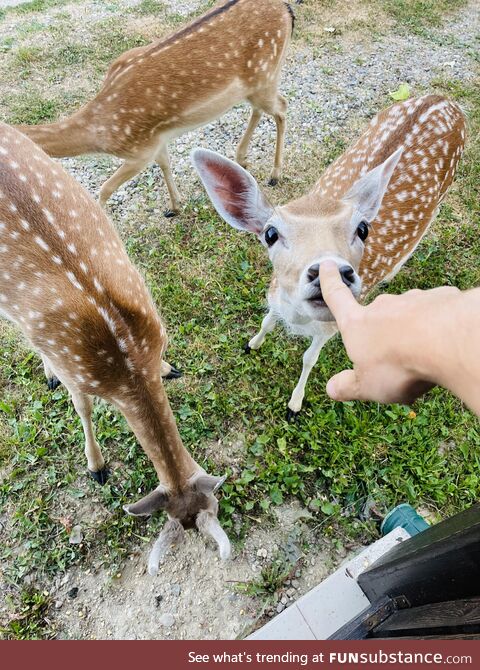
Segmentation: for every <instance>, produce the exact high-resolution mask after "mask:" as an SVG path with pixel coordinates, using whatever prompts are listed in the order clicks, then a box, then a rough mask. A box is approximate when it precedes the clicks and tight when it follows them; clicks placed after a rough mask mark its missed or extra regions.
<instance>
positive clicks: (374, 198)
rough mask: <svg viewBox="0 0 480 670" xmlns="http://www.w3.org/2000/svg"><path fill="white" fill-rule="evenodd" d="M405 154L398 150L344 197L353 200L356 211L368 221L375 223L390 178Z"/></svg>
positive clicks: (361, 179)
mask: <svg viewBox="0 0 480 670" xmlns="http://www.w3.org/2000/svg"><path fill="white" fill-rule="evenodd" d="M402 152H403V147H400V148H399V149H397V150H396V151H395V152H394V153H393V154H392V155H391V156H389V157H388V158H387V160H385V161H384V162H383V163H380V165H377V167H376V168H373V170H370V172H367V174H365V175H363V177H361V178H360V179H359V180H358V181H356V182H355V184H354V185H353V186H352V187H351V189H350V190H349V191H348V193H347V194H346V195H345V196H344V198H343V199H344V200H353V201H354V203H355V206H356V209H357V210H358V211H359V212H360V214H361V216H362V217H363V218H365V219H366V220H367V221H373V219H374V218H375V217H376V216H377V214H378V210H379V209H380V206H381V204H382V200H383V196H384V195H385V191H386V190H387V186H388V184H389V182H390V178H391V176H392V174H393V171H394V170H395V168H396V166H397V163H398V161H399V160H400V157H401V155H402Z"/></svg>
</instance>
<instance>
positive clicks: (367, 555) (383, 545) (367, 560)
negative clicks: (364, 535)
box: [346, 528, 410, 579]
mask: <svg viewBox="0 0 480 670" xmlns="http://www.w3.org/2000/svg"><path fill="white" fill-rule="evenodd" d="M409 538H410V534H409V533H407V531H406V530H404V529H403V528H395V530H392V531H391V532H390V533H389V534H388V535H385V537H381V538H380V539H379V540H377V541H376V542H374V543H373V544H371V545H370V546H368V547H367V548H366V549H364V550H363V551H361V552H360V553H359V554H358V555H357V556H355V558H352V559H351V560H350V561H349V562H348V564H347V566H346V567H347V570H348V573H349V574H350V575H351V576H352V577H353V578H354V579H358V575H359V574H361V573H362V572H365V570H368V568H370V567H371V566H372V565H373V564H374V563H375V561H378V559H379V558H380V557H381V556H383V555H384V554H386V553H387V551H390V549H393V547H396V546H397V544H399V543H400V542H404V541H405V540H408V539H409Z"/></svg>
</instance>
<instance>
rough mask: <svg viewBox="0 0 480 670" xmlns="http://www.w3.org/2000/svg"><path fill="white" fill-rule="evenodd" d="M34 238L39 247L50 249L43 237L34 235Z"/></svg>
mask: <svg viewBox="0 0 480 670" xmlns="http://www.w3.org/2000/svg"><path fill="white" fill-rule="evenodd" d="M34 240H35V242H36V243H37V244H38V246H39V247H40V248H41V249H43V250H44V251H50V247H49V246H48V244H47V243H46V242H45V240H44V239H43V237H40V236H39V235H35V237H34Z"/></svg>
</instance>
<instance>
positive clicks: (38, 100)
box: [7, 91, 58, 124]
mask: <svg viewBox="0 0 480 670" xmlns="http://www.w3.org/2000/svg"><path fill="white" fill-rule="evenodd" d="M57 113H58V109H57V104H56V102H55V101H54V100H52V99H49V98H44V97H43V96H41V95H39V94H38V93H36V92H33V91H29V92H25V93H24V95H22V96H21V97H17V96H15V97H14V98H13V99H12V102H11V105H10V106H9V115H8V118H7V121H8V123H12V124H15V123H28V124H34V123H47V122H48V121H54V120H55V118H56V117H57Z"/></svg>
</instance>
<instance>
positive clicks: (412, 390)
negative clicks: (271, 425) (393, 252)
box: [320, 261, 480, 415]
mask: <svg viewBox="0 0 480 670" xmlns="http://www.w3.org/2000/svg"><path fill="white" fill-rule="evenodd" d="M320 285H321V287H322V294H323V298H324V300H325V302H326V303H327V305H328V307H329V308H330V310H331V312H332V314H333V316H334V317H335V320H336V322H337V326H338V328H339V330H340V333H341V335H342V339H343V342H344V344H345V348H346V350H347V353H348V355H349V357H350V359H351V360H352V362H353V369H352V370H343V371H342V372H340V373H338V374H337V375H335V376H334V377H332V378H331V379H330V380H329V381H328V384H327V393H328V395H329V396H330V397H331V398H333V399H334V400H338V401H342V402H344V401H347V400H371V401H375V402H382V403H392V402H399V403H410V402H412V401H413V400H415V399H416V398H418V397H419V396H420V395H422V394H423V393H425V392H426V391H428V390H429V389H430V388H432V387H433V386H437V385H440V386H443V387H445V388H447V389H449V390H450V391H451V392H452V393H454V394H455V395H456V396H458V397H459V398H460V399H461V400H462V401H463V402H465V403H466V404H467V405H468V406H469V407H470V409H471V410H472V411H474V412H475V413H476V414H478V415H480V394H479V392H478V389H479V386H480V361H479V357H478V351H477V337H476V335H475V334H476V333H477V332H478V329H479V328H480V288H476V289H472V290H470V291H460V290H459V289H457V288H453V287H447V286H445V287H441V288H435V289H431V290H429V291H420V290H418V289H415V290H413V291H408V292H407V293H404V294H403V295H385V294H384V295H381V296H379V297H378V298H376V299H375V300H374V301H373V302H372V303H371V304H370V305H368V306H366V307H363V306H361V305H359V304H358V303H357V301H356V300H355V298H354V297H353V295H352V293H351V291H350V290H349V289H348V288H347V287H346V286H345V284H344V283H343V282H342V280H341V278H340V275H339V272H338V267H337V265H336V264H335V263H332V262H330V261H325V262H324V263H322V264H321V265H320Z"/></svg>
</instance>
